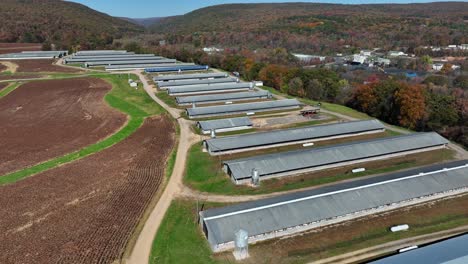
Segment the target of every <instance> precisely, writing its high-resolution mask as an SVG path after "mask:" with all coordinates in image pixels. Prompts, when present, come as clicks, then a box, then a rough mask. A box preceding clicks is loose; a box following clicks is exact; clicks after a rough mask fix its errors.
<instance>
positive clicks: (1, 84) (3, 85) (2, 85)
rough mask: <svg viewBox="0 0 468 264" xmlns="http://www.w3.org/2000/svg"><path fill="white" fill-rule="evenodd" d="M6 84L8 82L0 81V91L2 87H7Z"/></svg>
mask: <svg viewBox="0 0 468 264" xmlns="http://www.w3.org/2000/svg"><path fill="white" fill-rule="evenodd" d="M8 84H9V83H0V91H1V90H2V89H3V88H5V87H7V86H8Z"/></svg>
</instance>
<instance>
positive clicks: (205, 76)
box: [153, 72, 229, 82]
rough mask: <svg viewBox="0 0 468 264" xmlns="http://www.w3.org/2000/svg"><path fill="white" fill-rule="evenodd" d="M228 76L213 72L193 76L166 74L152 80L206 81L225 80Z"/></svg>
mask: <svg viewBox="0 0 468 264" xmlns="http://www.w3.org/2000/svg"><path fill="white" fill-rule="evenodd" d="M228 76H229V75H228V74H227V73H222V72H215V73H195V74H168V75H159V76H156V77H154V78H153V80H154V81H155V82H160V81H176V80H190V79H208V78H226V77H228Z"/></svg>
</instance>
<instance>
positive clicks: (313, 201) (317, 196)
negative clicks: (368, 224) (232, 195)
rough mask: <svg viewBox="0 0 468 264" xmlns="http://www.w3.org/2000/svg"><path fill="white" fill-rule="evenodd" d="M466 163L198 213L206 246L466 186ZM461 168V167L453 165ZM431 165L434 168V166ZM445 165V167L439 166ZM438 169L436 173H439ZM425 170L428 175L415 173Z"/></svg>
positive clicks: (370, 179)
mask: <svg viewBox="0 0 468 264" xmlns="http://www.w3.org/2000/svg"><path fill="white" fill-rule="evenodd" d="M467 164H468V161H463V162H457V163H451V164H443V165H438V166H431V167H429V168H419V169H416V170H411V171H406V172H399V173H397V174H395V175H393V174H390V175H383V176H379V177H374V178H369V179H364V180H358V181H355V182H350V183H343V184H337V185H335V186H328V187H324V188H319V189H315V190H310V191H306V192H298V193H293V194H288V195H283V196H279V197H274V198H270V199H264V200H258V201H254V202H248V203H242V204H237V205H233V206H228V207H224V208H216V209H210V210H207V211H203V212H202V213H201V216H202V219H203V221H204V222H205V225H206V227H207V230H208V240H209V242H210V244H211V245H213V246H214V245H216V244H220V243H226V242H230V241H232V240H233V237H234V236H233V234H234V232H236V231H237V230H239V229H244V230H246V231H248V233H249V236H255V235H259V234H264V233H269V232H274V231H277V230H281V229H283V228H288V227H295V226H299V225H302V224H308V223H314V222H317V221H322V220H327V219H331V218H334V217H339V216H344V215H347V214H351V213H355V212H359V211H362V210H368V209H372V208H377V207H379V206H385V205H389V204H392V203H399V202H403V201H407V200H410V199H415V198H420V197H424V196H427V195H432V194H435V193H441V192H445V191H450V190H454V189H459V188H466V187H468V167H467ZM457 166H462V167H457ZM433 168H434V169H433ZM443 168H449V170H443ZM439 170H440V171H439ZM420 172H425V173H427V174H424V175H423V174H419V173H420Z"/></svg>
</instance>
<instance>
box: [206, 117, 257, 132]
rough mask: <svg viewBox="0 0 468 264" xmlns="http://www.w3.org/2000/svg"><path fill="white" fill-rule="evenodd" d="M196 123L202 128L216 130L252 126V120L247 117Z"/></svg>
mask: <svg viewBox="0 0 468 264" xmlns="http://www.w3.org/2000/svg"><path fill="white" fill-rule="evenodd" d="M198 124H199V126H200V128H201V129H202V130H212V129H215V130H216V129H223V128H233V127H242V126H252V122H251V121H250V119H249V118H248V117H237V118H225V119H216V120H208V121H199V122H198Z"/></svg>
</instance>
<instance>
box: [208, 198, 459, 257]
mask: <svg viewBox="0 0 468 264" xmlns="http://www.w3.org/2000/svg"><path fill="white" fill-rule="evenodd" d="M467 207H468V195H464V196H461V197H458V198H453V199H448V200H443V201H439V202H432V203H427V204H424V205H419V206H414V207H409V208H404V209H400V210H396V211H392V212H388V213H384V214H380V215H374V216H370V217H365V218H361V219H358V220H353V221H352V222H346V223H344V224H339V225H334V226H331V227H328V228H322V229H317V230H315V231H312V232H310V233H308V234H303V235H299V236H295V237H292V238H283V239H275V240H271V241H268V242H264V243H259V244H257V245H254V246H250V247H249V253H250V258H249V259H248V260H246V261H245V262H243V263H305V262H310V261H313V260H317V259H322V258H326V257H329V256H331V255H336V254H339V253H344V252H345V251H349V249H354V250H357V249H359V248H365V247H368V246H369V247H370V246H375V245H378V244H382V243H385V242H386V241H388V240H389V238H392V237H393V238H394V239H395V238H403V237H409V236H410V235H413V236H414V235H418V234H417V233H416V232H415V231H411V230H412V228H414V229H417V228H418V229H419V232H421V231H423V230H426V232H427V230H430V228H432V227H434V226H437V225H442V226H443V225H444V223H446V222H448V221H458V222H460V224H459V225H462V224H463V222H462V221H464V222H466V219H468V211H467V210H466V208H467ZM463 219H465V220H463ZM402 223H406V224H409V225H410V231H408V232H403V233H396V234H392V233H391V232H390V231H389V230H388V228H389V227H390V226H394V225H398V224H402ZM447 228H450V227H447ZM447 228H445V229H447ZM412 232H414V233H412ZM423 233H424V232H423ZM346 249H348V250H346ZM217 258H219V259H223V260H225V261H226V262H229V263H234V259H233V257H232V254H231V253H224V254H220V255H218V256H217Z"/></svg>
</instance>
